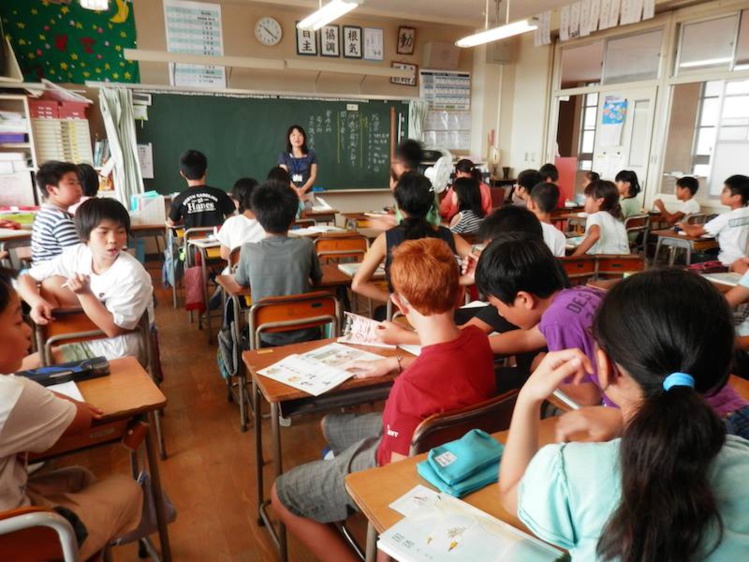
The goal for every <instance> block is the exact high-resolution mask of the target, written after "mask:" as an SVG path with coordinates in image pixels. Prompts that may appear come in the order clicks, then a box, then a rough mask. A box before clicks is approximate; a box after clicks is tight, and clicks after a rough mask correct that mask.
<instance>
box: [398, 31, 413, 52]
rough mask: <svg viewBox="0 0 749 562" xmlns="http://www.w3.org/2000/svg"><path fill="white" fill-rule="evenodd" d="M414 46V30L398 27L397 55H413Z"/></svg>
mask: <svg viewBox="0 0 749 562" xmlns="http://www.w3.org/2000/svg"><path fill="white" fill-rule="evenodd" d="M415 46H416V29H415V28H413V27H407V26H404V25H402V26H400V27H399V28H398V49H397V51H398V54H399V55H413V54H414V47H415Z"/></svg>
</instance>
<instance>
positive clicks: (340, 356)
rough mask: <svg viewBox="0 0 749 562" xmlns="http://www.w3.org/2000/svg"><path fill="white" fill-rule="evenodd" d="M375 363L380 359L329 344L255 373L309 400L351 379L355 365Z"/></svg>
mask: <svg viewBox="0 0 749 562" xmlns="http://www.w3.org/2000/svg"><path fill="white" fill-rule="evenodd" d="M376 359H383V357H382V356H381V355H375V354H374V353H369V352H368V351H364V350H361V349H356V348H353V347H349V346H347V345H341V344H339V343H331V344H328V345H326V346H324V347H321V348H319V349H314V350H312V351H309V352H307V353H304V354H294V355H289V356H288V357H286V358H285V359H283V360H281V361H279V362H278V363H274V364H273V365H270V366H269V367H266V368H265V369H261V370H260V371H258V373H259V374H261V375H263V376H264V377H268V378H269V379H273V380H275V381H278V382H281V383H283V384H286V385H289V386H291V387H293V388H296V389H297V390H303V391H304V392H307V393H309V394H311V395H312V396H319V395H320V394H323V393H324V392H327V391H329V390H331V389H332V388H335V387H336V386H338V385H339V384H341V383H343V382H344V381H346V380H348V379H350V378H351V377H353V376H354V374H355V373H354V372H352V371H349V370H348V368H349V367H351V366H352V365H353V364H354V363H355V362H357V361H375V360H376Z"/></svg>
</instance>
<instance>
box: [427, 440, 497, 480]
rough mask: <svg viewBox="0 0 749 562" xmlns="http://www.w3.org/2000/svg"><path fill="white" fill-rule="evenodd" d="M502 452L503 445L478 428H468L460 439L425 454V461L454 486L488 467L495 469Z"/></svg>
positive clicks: (441, 477) (442, 478) (440, 476)
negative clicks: (469, 429)
mask: <svg viewBox="0 0 749 562" xmlns="http://www.w3.org/2000/svg"><path fill="white" fill-rule="evenodd" d="M503 450H504V446H503V445H502V444H501V443H498V442H497V441H495V440H494V439H493V438H492V436H491V435H489V434H488V433H486V432H485V431H482V430H480V429H472V430H471V431H469V432H468V433H466V434H465V435H464V436H463V437H461V438H460V439H457V440H455V441H451V442H449V443H445V444H444V445H440V446H438V447H435V448H434V449H432V450H431V451H429V455H428V456H427V461H428V462H429V465H430V466H431V468H432V470H433V471H434V472H435V473H436V474H437V475H438V476H439V478H440V479H441V480H442V481H443V482H445V483H446V484H447V485H448V486H455V485H456V484H457V483H459V482H463V481H464V480H466V479H469V478H471V477H472V476H474V475H476V474H482V473H483V471H484V469H485V468H486V467H488V466H496V465H497V464H498V463H499V459H500V458H501V456H502V451H503ZM495 472H496V471H495ZM495 476H496V475H495Z"/></svg>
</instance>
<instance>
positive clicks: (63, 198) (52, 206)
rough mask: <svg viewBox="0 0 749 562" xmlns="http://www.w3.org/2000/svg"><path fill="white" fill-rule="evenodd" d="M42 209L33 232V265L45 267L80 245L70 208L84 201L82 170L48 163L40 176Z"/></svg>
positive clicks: (37, 216) (63, 164) (72, 165)
mask: <svg viewBox="0 0 749 562" xmlns="http://www.w3.org/2000/svg"><path fill="white" fill-rule="evenodd" d="M36 184H37V186H38V187H39V192H40V193H41V195H42V208H41V209H40V210H39V212H38V213H37V214H36V216H35V217H34V224H33V226H32V229H31V261H32V263H34V264H38V263H42V262H44V261H47V260H51V259H52V258H54V257H56V256H59V255H60V254H61V253H62V250H63V248H67V247H68V246H75V245H76V244H80V243H81V240H80V239H79V238H78V233H77V232H76V231H75V225H74V224H73V215H72V214H70V212H68V207H70V206H71V205H75V204H76V203H77V202H78V201H79V200H80V198H81V193H82V191H81V182H80V179H79V178H78V167H77V166H76V165H75V164H70V163H68V162H55V161H49V162H45V163H44V164H42V165H41V166H40V167H39V170H38V171H37V172H36Z"/></svg>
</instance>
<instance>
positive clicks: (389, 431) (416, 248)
mask: <svg viewBox="0 0 749 562" xmlns="http://www.w3.org/2000/svg"><path fill="white" fill-rule="evenodd" d="M459 278H460V272H459V271H458V266H457V264H456V262H455V258H454V257H453V254H452V251H451V250H450V248H449V247H448V246H447V244H446V243H445V242H443V241H442V240H438V239H436V238H422V239H420V240H409V241H407V242H403V243H402V244H400V245H399V246H398V247H397V248H396V249H395V250H394V251H393V262H392V265H391V269H390V279H391V281H392V284H393V288H394V293H393V295H392V299H393V302H394V303H395V305H396V306H397V307H398V308H399V309H400V310H401V312H403V314H405V315H406V317H407V318H408V320H409V322H410V323H411V325H412V326H414V328H415V329H416V331H417V332H418V333H419V337H420V340H421V345H422V350H421V355H419V356H418V357H408V358H406V357H400V356H395V357H388V358H385V359H381V360H378V361H369V362H362V363H359V364H357V365H356V366H355V370H356V371H357V376H358V377H374V376H383V375H386V374H388V373H393V374H394V375H396V376H397V378H396V379H395V383H394V384H393V388H392V390H391V391H390V396H389V397H388V399H387V402H386V403H385V410H384V412H383V413H382V414H378V413H373V414H365V415H359V416H357V415H354V414H336V415H328V416H326V417H325V418H323V420H322V423H321V427H322V431H323V435H324V436H325V439H326V440H327V442H328V444H329V445H330V448H331V449H332V451H333V453H334V454H335V458H333V459H332V460H322V461H315V462H311V463H307V464H304V465H302V466H299V467H297V468H295V469H294V470H292V471H290V472H287V473H285V474H282V475H281V476H280V477H279V478H278V479H276V482H275V483H274V485H273V491H272V492H271V498H272V503H273V508H274V510H275V511H276V513H277V514H278V515H279V517H280V518H281V520H282V521H283V522H284V523H285V524H286V526H287V527H288V529H289V531H291V532H292V533H293V534H294V535H296V537H297V538H298V539H299V540H300V541H301V542H302V543H304V544H305V546H307V548H308V549H309V550H310V551H312V553H313V554H314V555H315V556H316V557H317V558H318V559H319V560H323V561H325V560H331V561H333V560H335V561H338V562H346V561H352V562H353V561H355V560H358V558H357V556H356V554H355V553H354V552H353V551H351V550H350V549H349V547H348V544H347V543H346V541H345V540H343V538H342V536H341V534H340V533H339V532H338V531H337V530H336V529H335V528H334V527H332V526H331V525H330V523H333V522H335V521H342V520H344V519H346V517H348V516H349V515H351V514H352V513H353V512H354V510H355V509H356V505H355V504H354V502H353V500H352V499H351V498H350V497H349V496H348V494H347V493H346V488H345V485H344V478H345V476H346V475H347V474H350V473H352V472H358V471H360V470H366V469H368V468H373V467H375V466H382V465H385V464H388V463H390V462H394V461H398V460H401V459H403V458H405V457H406V456H407V455H408V450H409V447H410V444H411V437H412V436H413V432H414V430H415V429H416V427H417V426H418V425H419V424H420V423H421V422H422V421H423V420H425V419H426V418H427V417H429V416H430V415H432V414H435V413H438V412H446V411H451V410H456V409H459V408H464V407H466V406H471V405H473V404H477V403H479V402H482V401H484V400H487V399H489V398H491V397H492V396H493V395H494V394H495V391H496V387H495V382H494V370H493V363H492V362H493V356H492V352H491V349H490V347H489V342H488V339H487V336H486V334H484V333H483V332H482V331H481V330H480V329H478V328H476V327H474V326H470V327H467V328H464V329H463V330H461V329H459V328H458V327H457V326H456V325H455V321H454V320H453V314H454V310H455V307H456V305H457V303H458V301H459V298H460V287H459Z"/></svg>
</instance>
